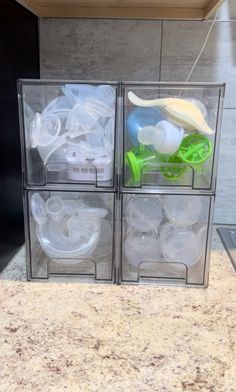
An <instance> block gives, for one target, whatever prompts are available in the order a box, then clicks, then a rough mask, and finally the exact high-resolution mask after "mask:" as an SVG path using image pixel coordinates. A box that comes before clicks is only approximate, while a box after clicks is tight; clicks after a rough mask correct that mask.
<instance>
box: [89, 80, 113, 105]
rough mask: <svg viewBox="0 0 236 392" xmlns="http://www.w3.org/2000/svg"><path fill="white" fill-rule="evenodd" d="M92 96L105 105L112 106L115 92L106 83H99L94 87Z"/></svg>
mask: <svg viewBox="0 0 236 392" xmlns="http://www.w3.org/2000/svg"><path fill="white" fill-rule="evenodd" d="M94 97H95V98H96V100H98V101H100V102H103V103H104V104H105V105H108V106H110V107H113V105H114V101H115V97H116V92H115V89H114V88H113V87H112V86H109V85H106V84H100V85H99V86H97V87H96V91H95V95H94Z"/></svg>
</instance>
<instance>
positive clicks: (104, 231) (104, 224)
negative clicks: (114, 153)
mask: <svg viewBox="0 0 236 392" xmlns="http://www.w3.org/2000/svg"><path fill="white" fill-rule="evenodd" d="M100 225H101V226H100V236H99V243H98V245H97V246H96V248H95V249H94V251H93V253H92V257H93V258H94V259H95V261H98V262H99V261H101V262H104V261H106V258H107V257H109V262H110V260H111V257H112V248H113V245H112V235H113V234H112V224H110V222H109V220H108V219H100Z"/></svg>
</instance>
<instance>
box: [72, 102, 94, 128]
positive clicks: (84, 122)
mask: <svg viewBox="0 0 236 392" xmlns="http://www.w3.org/2000/svg"><path fill="white" fill-rule="evenodd" d="M98 120H99V115H98V114H96V113H93V112H92V111H91V110H90V108H89V107H87V106H86V105H85V103H84V102H78V103H77V104H75V106H74V107H73V109H72V110H71V111H70V113H69V115H68V118H67V123H66V129H67V130H68V131H69V132H76V133H77V134H78V136H79V135H80V134H81V135H83V134H84V133H86V132H90V131H91V130H92V129H93V127H94V126H95V124H96V123H98Z"/></svg>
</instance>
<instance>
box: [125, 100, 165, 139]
mask: <svg viewBox="0 0 236 392" xmlns="http://www.w3.org/2000/svg"><path fill="white" fill-rule="evenodd" d="M163 119H164V115H163V114H162V113H161V111H160V110H158V109H157V108H152V107H150V108H139V107H138V108H134V109H133V110H132V111H131V112H130V113H129V115H128V117H127V123H126V126H127V132H128V135H129V138H130V141H131V143H132V144H133V145H134V146H137V145H138V144H139V141H138V132H139V131H140V129H142V128H143V127H145V126H149V125H150V126H155V125H156V124H157V123H158V122H159V121H161V120H163Z"/></svg>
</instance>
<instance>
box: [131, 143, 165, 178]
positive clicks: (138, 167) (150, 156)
mask: <svg viewBox="0 0 236 392" xmlns="http://www.w3.org/2000/svg"><path fill="white" fill-rule="evenodd" d="M139 146H142V147H144V149H142V151H141V149H140V151H139V152H137V151H133V149H132V150H130V151H128V152H127V153H126V162H127V164H128V166H129V170H130V172H131V176H132V179H133V181H134V182H135V183H141V179H142V173H144V172H145V171H154V170H156V169H157V167H158V166H160V165H159V164H160V163H161V162H163V156H162V155H161V154H158V153H157V152H156V151H153V150H151V149H149V148H148V147H147V146H144V145H142V144H140V145H139ZM137 148H138V147H137ZM155 164H156V166H155Z"/></svg>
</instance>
